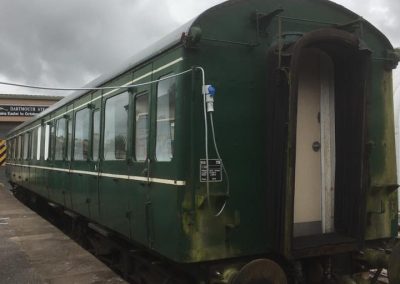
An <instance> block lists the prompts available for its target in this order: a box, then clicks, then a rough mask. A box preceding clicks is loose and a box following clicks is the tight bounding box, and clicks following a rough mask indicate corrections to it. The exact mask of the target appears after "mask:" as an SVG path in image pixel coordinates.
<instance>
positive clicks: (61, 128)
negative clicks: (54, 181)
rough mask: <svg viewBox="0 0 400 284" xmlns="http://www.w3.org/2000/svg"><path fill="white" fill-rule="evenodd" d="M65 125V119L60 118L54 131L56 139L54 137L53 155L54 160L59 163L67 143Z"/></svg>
mask: <svg viewBox="0 0 400 284" xmlns="http://www.w3.org/2000/svg"><path fill="white" fill-rule="evenodd" d="M66 124H67V121H66V119H65V118H60V119H59V120H57V129H56V137H55V140H56V141H55V144H56V145H55V155H54V159H55V160H57V161H60V160H62V159H64V153H65V146H66V142H67V139H66V138H67V134H66Z"/></svg>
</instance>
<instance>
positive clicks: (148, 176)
mask: <svg viewBox="0 0 400 284" xmlns="http://www.w3.org/2000/svg"><path fill="white" fill-rule="evenodd" d="M147 184H150V158H147Z"/></svg>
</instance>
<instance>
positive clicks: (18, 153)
mask: <svg viewBox="0 0 400 284" xmlns="http://www.w3.org/2000/svg"><path fill="white" fill-rule="evenodd" d="M21 156H22V136H21V135H20V136H18V146H17V158H18V159H21Z"/></svg>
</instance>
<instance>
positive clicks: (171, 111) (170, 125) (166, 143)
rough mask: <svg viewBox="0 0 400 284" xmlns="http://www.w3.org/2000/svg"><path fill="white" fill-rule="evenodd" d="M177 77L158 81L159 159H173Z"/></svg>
mask: <svg viewBox="0 0 400 284" xmlns="http://www.w3.org/2000/svg"><path fill="white" fill-rule="evenodd" d="M175 95H176V80H175V78H171V79H167V80H164V81H161V82H160V83H158V88H157V140H156V158H157V161H171V160H172V157H173V155H174V136H175Z"/></svg>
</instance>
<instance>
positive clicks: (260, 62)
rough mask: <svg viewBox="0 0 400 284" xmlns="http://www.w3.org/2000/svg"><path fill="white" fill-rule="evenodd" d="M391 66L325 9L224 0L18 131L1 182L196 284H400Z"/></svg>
mask: <svg viewBox="0 0 400 284" xmlns="http://www.w3.org/2000/svg"><path fill="white" fill-rule="evenodd" d="M398 60H399V57H398V55H397V54H396V53H395V50H394V49H393V47H392V45H391V44H390V42H389V41H388V40H387V38H386V37H385V36H384V35H383V34H382V33H380V32H379V31H378V30H377V29H376V28H375V27H373V26H372V25H371V24H369V23H368V22H366V21H365V20H363V19H362V18H360V17H359V16H358V15H356V14H354V13H352V12H350V11H348V10H346V9H345V8H343V7H341V6H339V5H336V4H334V3H332V2H329V1H322V0H318V1H316V0H315V1H311V0H296V1H294V0H284V1H282V0H279V1H278V0H269V1H266V0H231V1H227V2H225V3H223V4H220V5H218V6H216V7H213V8H211V9H209V10H207V11H206V12H204V13H203V14H201V15H200V16H198V17H197V18H196V19H194V20H193V21H191V22H189V23H188V24H186V25H185V26H183V27H181V28H180V29H178V30H177V31H175V32H174V33H172V34H171V35H170V36H168V37H166V38H164V39H163V40H161V41H160V42H158V43H157V44H155V45H153V46H152V47H150V48H148V49H146V50H145V51H144V52H143V53H141V54H138V55H137V56H136V57H134V58H132V59H131V60H129V61H128V64H127V65H126V66H124V67H122V68H121V69H119V70H117V71H115V72H111V74H110V75H107V76H103V77H101V78H99V79H98V80H95V81H94V82H92V83H90V84H89V86H88V88H95V87H96V88H98V89H93V90H91V91H85V90H83V91H79V92H77V93H76V94H74V95H71V96H69V97H67V98H65V99H64V100H63V101H61V102H59V103H57V104H56V105H54V106H53V107H51V108H49V109H48V110H46V111H45V112H44V113H42V114H40V115H39V116H37V117H35V118H33V119H32V120H30V121H28V122H26V123H24V124H22V125H21V126H19V127H17V128H16V129H14V130H13V131H12V132H10V133H9V136H8V143H9V148H10V149H11V150H10V152H9V155H8V162H7V174H8V178H9V180H10V182H11V183H12V184H13V185H14V186H15V187H22V188H25V189H27V190H29V191H30V192H33V193H35V194H37V195H39V196H41V197H43V198H45V199H47V200H48V201H49V202H51V203H53V204H56V205H57V206H61V207H62V208H64V209H65V210H66V211H67V212H73V213H74V214H79V215H80V216H83V217H84V218H85V220H88V222H89V223H90V225H91V226H92V227H96V228H97V229H98V228H101V229H102V230H104V231H111V232H114V233H118V235H119V236H120V237H122V238H124V239H125V240H127V241H129V242H132V243H133V244H137V245H140V246H142V247H146V248H147V249H148V250H149V251H150V252H152V253H155V254H156V255H159V256H160V257H161V258H162V259H168V260H170V261H171V262H172V263H175V264H176V265H178V264H180V265H182V266H181V269H182V270H185V271H187V272H189V271H190V273H191V274H193V275H195V277H196V279H198V282H199V283H234V284H240V283H285V282H286V281H297V282H299V283H311V282H310V281H311V280H310V279H317V280H318V279H319V281H320V282H321V283H322V282H323V281H325V280H326V279H324V277H325V278H332V279H333V278H334V276H335V275H340V277H339V278H335V279H337V281H339V283H341V282H340V281H342V282H344V283H359V281H361V280H360V279H358V278H357V277H358V276H357V275H356V276H353V278H351V280H350V277H351V275H355V274H356V273H360V272H365V270H367V269H369V268H376V267H377V264H376V263H375V262H374V260H375V259H376V258H380V259H384V261H383V262H384V266H390V267H389V269H390V270H389V275H390V277H391V280H392V281H393V282H392V283H398V282H396V281H400V280H399V271H398V270H397V269H396V267H395V265H396V263H397V262H398V261H399V260H398V259H396V257H397V258H398V255H399V250H400V248H399V247H398V246H397V248H394V249H393V251H394V253H393V254H392V256H390V257H389V256H387V255H381V253H380V250H374V249H373V248H381V247H382V246H383V244H384V243H385V242H386V241H388V240H390V239H394V238H395V237H396V236H397V180H396V163H395V142H394V121H393V99H392V97H393V94H392V69H393V68H395V67H396V66H397V63H398ZM199 67H201V68H203V69H201V68H199ZM202 70H204V71H205V78H206V81H205V82H203V81H202V72H201V71H202ZM204 83H207V84H212V85H213V86H214V87H215V88H216V90H217V92H216V95H215V96H214V97H213V92H212V88H209V87H208V86H204ZM115 86H123V87H122V88H112V87H115ZM208 92H211V93H208ZM206 98H207V102H206V101H205V100H206ZM212 99H215V104H214V107H215V110H214V111H213V112H212V111H211V109H210V108H211V106H210V105H212V102H211V101H212ZM206 105H208V106H209V107H210V108H208V109H205V107H206ZM207 130H208V132H207ZM206 132H207V133H208V136H207V135H206V134H205V133H206ZM214 132H215V133H214ZM214 134H215V135H214ZM206 137H207V138H208V139H207V138H206ZM215 138H216V139H215ZM214 139H215V140H216V141H214ZM206 144H208V150H207V151H206V150H205V149H206ZM220 154H221V155H222V157H219V156H220ZM360 251H363V254H359V252H360ZM356 263H360V265H356ZM361 264H362V265H361ZM379 265H382V263H379ZM379 265H378V266H379ZM280 267H281V268H280ZM377 268H380V267H377ZM260 271H261V272H260ZM310 271H311V272H310ZM285 279H286V280H285ZM293 279H296V280H293ZM256 281H262V282H256ZM268 281H271V282H268ZM273 281H275V282H273ZM346 281H347V282H346ZM351 281H353V282H351ZM315 283H319V282H315ZM360 283H361V282H360Z"/></svg>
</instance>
